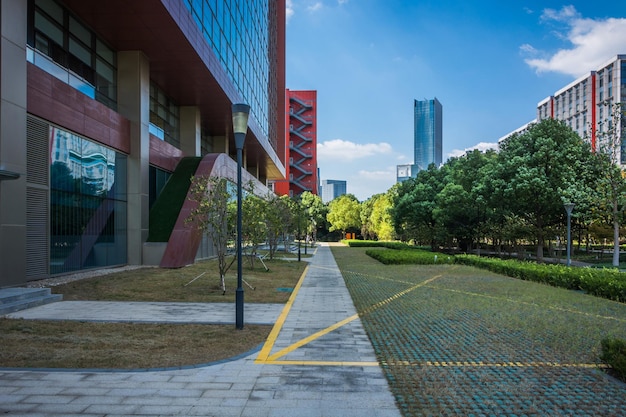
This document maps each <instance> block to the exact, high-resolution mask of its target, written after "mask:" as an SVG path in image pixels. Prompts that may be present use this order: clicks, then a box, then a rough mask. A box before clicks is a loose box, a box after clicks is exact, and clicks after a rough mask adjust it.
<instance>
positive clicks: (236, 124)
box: [232, 103, 250, 330]
mask: <svg viewBox="0 0 626 417" xmlns="http://www.w3.org/2000/svg"><path fill="white" fill-rule="evenodd" d="M232 112H233V132H234V133H235V147H236V148H237V290H236V291H235V327H236V328H237V329H238V330H241V329H243V277H242V266H243V265H242V262H241V216H242V215H241V200H242V196H241V165H242V159H243V144H244V142H245V141H246V133H247V132H248V115H249V114H250V106H248V105H247V104H244V103H236V104H233V108H232Z"/></svg>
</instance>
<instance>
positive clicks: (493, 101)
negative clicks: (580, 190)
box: [286, 0, 626, 201]
mask: <svg viewBox="0 0 626 417" xmlns="http://www.w3.org/2000/svg"><path fill="white" fill-rule="evenodd" d="M617 54H626V1H623V0H618V1H601V2H589V1H569V2H568V1H565V2H557V1H550V0H547V1H535V0H529V1H525V0H482V1H481V0H432V1H431V0H413V1H411V0H287V60H286V61H287V62H286V66H287V88H289V89H291V90H317V97H318V112H317V123H318V132H317V135H318V136H317V140H318V166H319V168H320V171H321V179H335V180H346V181H347V182H348V192H349V193H352V194H354V195H356V196H357V198H359V200H361V201H363V200H365V199H367V198H369V197H370V196H371V195H373V194H377V193H383V192H385V191H387V190H388V189H389V188H390V187H391V186H392V185H393V184H394V183H395V178H396V165H398V164H409V163H413V100H414V99H420V100H421V99H425V98H427V99H430V98H433V97H437V99H438V100H439V101H440V102H441V103H442V105H443V157H444V160H446V159H447V158H449V157H450V156H454V155H459V154H462V153H463V151H464V150H466V149H471V148H474V147H479V148H486V147H489V145H487V144H493V143H495V142H497V140H498V138H500V137H502V136H504V135H506V134H507V133H509V132H511V131H513V130H515V129H517V128H518V127H520V126H522V125H523V124H525V123H527V122H529V121H531V120H533V119H534V118H535V114H536V107H537V103H538V102H539V101H541V100H543V99H544V98H546V97H548V96H549V95H552V94H553V93H554V92H556V91H557V90H559V89H560V88H561V87H564V86H565V85H567V84H569V83H570V82H572V81H574V80H575V79H576V78H578V77H580V76H581V75H584V74H586V73H588V72H589V71H590V70H592V69H596V68H597V66H599V65H601V64H603V63H604V62H606V61H608V60H609V59H611V58H612V57H613V56H615V55H617Z"/></svg>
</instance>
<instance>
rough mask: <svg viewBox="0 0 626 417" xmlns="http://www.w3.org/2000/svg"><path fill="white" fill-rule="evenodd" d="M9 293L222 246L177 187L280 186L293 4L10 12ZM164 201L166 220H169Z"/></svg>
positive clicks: (6, 131)
mask: <svg viewBox="0 0 626 417" xmlns="http://www.w3.org/2000/svg"><path fill="white" fill-rule="evenodd" d="M0 15H1V16H2V22H1V23H0V36H1V40H2V43H1V44H2V47H1V48H0V73H2V77H1V81H0V114H2V120H1V122H2V123H1V124H0V287H3V286H10V285H19V284H22V283H25V282H27V281H32V280H36V279H41V278H47V277H49V276H54V275H58V274H66V273H69V272H73V271H78V270H84V269H90V268H100V267H108V266H116V265H125V264H131V265H141V264H161V265H163V266H182V265H185V264H188V263H190V262H193V261H194V259H195V258H196V256H201V257H202V256H209V255H210V251H211V250H212V247H213V245H212V244H211V243H210V242H207V241H206V238H204V240H203V238H202V237H201V236H200V235H199V234H198V233H197V232H196V231H194V230H193V229H192V228H189V227H187V226H186V225H185V221H184V220H185V219H186V214H185V213H188V212H189V210H190V208H191V206H190V205H191V204H192V203H191V202H190V201H189V200H188V199H187V198H186V195H185V192H183V193H182V194H180V193H177V191H176V189H175V188H176V187H175V186H173V184H179V185H180V184H181V182H182V183H183V184H184V182H185V181H187V182H188V181H189V178H190V177H191V176H193V175H195V176H200V175H202V176H214V177H215V176H217V177H222V178H227V179H229V180H231V181H233V182H235V181H236V170H237V168H236V167H237V163H236V162H235V155H236V150H235V145H234V144H235V141H234V136H233V133H232V119H231V106H232V104H233V103H239V102H244V103H248V104H249V105H250V107H251V110H250V120H249V129H248V133H247V136H246V142H245V146H244V161H243V164H244V168H245V169H244V181H245V182H246V183H248V182H250V181H252V182H253V183H255V187H254V189H255V190H256V191H259V192H260V193H263V192H268V191H269V190H268V188H266V185H267V184H268V183H269V182H270V181H272V180H279V179H283V178H284V176H285V138H284V134H285V119H284V116H285V68H284V66H285V0H277V1H270V0H228V1H226V0H133V1H126V0H107V1H84V0H3V1H2V2H0ZM164 205H165V206H166V208H167V210H163V209H159V207H161V208H162V207H163V206H164Z"/></svg>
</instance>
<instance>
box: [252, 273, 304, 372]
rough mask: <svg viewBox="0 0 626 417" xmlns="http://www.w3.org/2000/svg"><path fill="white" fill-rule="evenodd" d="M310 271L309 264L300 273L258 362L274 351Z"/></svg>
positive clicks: (257, 359)
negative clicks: (277, 339) (279, 335)
mask: <svg viewBox="0 0 626 417" xmlns="http://www.w3.org/2000/svg"><path fill="white" fill-rule="evenodd" d="M308 271H309V265H307V266H306V267H305V268H304V271H302V275H300V279H299V280H298V283H297V284H296V286H295V288H294V289H293V292H292V293H291V296H290V297H289V300H287V303H286V304H285V307H283V311H282V312H281V313H280V316H278V319H277V320H276V323H275V324H274V327H272V331H271V332H270V334H269V335H268V336H267V340H266V341H265V344H264V345H263V347H262V348H261V351H260V352H259V356H257V358H256V360H255V362H256V363H259V362H263V361H265V360H267V357H268V356H269V355H270V352H271V351H272V348H273V347H274V343H276V338H278V334H279V333H280V330H281V329H282V327H283V324H285V320H286V319H287V315H288V314H289V310H291V306H293V302H294V301H295V299H296V295H298V291H300V287H302V282H303V281H304V277H305V276H306V274H307V272H308Z"/></svg>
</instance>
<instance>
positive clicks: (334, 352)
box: [0, 245, 400, 417]
mask: <svg viewBox="0 0 626 417" xmlns="http://www.w3.org/2000/svg"><path fill="white" fill-rule="evenodd" d="M135 304H138V305H136V306H134V307H133V309H136V310H137V311H138V313H137V314H140V313H139V311H140V310H141V308H142V305H143V306H144V307H146V308H149V309H150V313H149V314H150V315H145V313H142V314H144V316H145V317H149V318H150V317H151V318H152V320H153V321H169V320H171V319H172V317H173V316H178V315H180V314H184V311H183V310H179V307H180V306H177V307H176V308H175V309H174V308H171V309H168V308H161V306H159V305H156V304H155V303H145V304H143V303H135ZM55 305H56V307H57V308H58V309H59V311H58V312H57V313H58V314H61V312H62V314H64V316H60V317H67V316H68V315H69V316H70V317H71V316H74V317H78V316H77V314H78V312H77V311H74V312H70V311H68V308H69V307H70V305H69V304H67V302H61V303H55V304H52V305H50V306H47V308H48V310H39V311H41V312H43V311H45V316H44V317H45V318H49V316H50V315H52V314H53V312H52V311H51V310H49V309H54V306H55ZM74 306H75V307H77V308H79V310H83V311H84V310H85V305H80V304H74ZM94 306H95V304H94ZM229 307H232V305H230V306H229ZM249 307H251V308H252V310H246V315H245V319H246V320H248V321H247V322H250V320H253V317H254V316H255V315H256V314H257V313H256V312H255V310H254V308H256V306H253V305H251V306H249ZM159 308H160V310H159ZM114 310H115V309H114V308H113V309H106V308H105V309H102V310H101V311H100V313H99V314H98V315H96V316H95V317H92V318H93V319H96V320H107V319H109V318H112V317H113V314H114ZM33 311H34V309H33ZM33 311H31V312H23V313H22V314H23V315H24V316H26V315H27V314H34V313H33ZM159 311H160V312H159ZM276 313H280V314H278V315H276ZM198 314H199V313H198ZM227 314H230V313H227ZM258 314H261V313H258ZM263 314H267V315H268V317H269V316H271V315H272V314H274V317H275V318H273V317H270V318H264V319H263V320H276V325H275V326H274V329H273V330H272V333H271V334H270V337H269V338H268V341H267V343H266V344H265V346H264V347H263V348H262V349H261V351H260V352H258V353H255V354H253V355H250V356H248V357H245V358H242V359H238V360H235V361H231V362H226V363H221V364H216V365H212V366H205V367H200V368H193V369H180V370H164V371H148V372H98V371H65V372H59V371H50V370H27V371H25V370H6V369H0V414H4V415H10V416H55V415H62V416H79V415H80V416H105V415H106V416H108V417H111V416H173V415H180V416H193V415H202V416H220V417H222V416H261V417H263V416H266V417H274V416H275V417H279V416H288V417H293V416H298V417H308V416H311V417H322V416H324V417H326V416H341V417H349V416H359V417H369V416H372V417H373V416H381V417H398V416H400V413H399V411H398V409H397V407H396V405H395V402H394V398H393V396H392V394H391V393H390V391H389V387H388V385H387V381H386V379H385V377H384V376H383V374H382V371H381V369H380V367H379V366H378V363H377V362H376V358H375V355H374V351H373V349H372V346H371V344H370V342H369V339H368V337H367V335H366V334H365V331H364V330H363V327H362V325H361V322H360V320H359V319H358V316H356V310H355V308H354V305H353V303H352V300H351V298H350V295H349V294H348V291H347V289H346V287H345V284H344V281H343V279H342V277H341V274H340V273H339V270H338V268H337V265H336V263H335V260H334V258H333V256H332V253H331V252H330V248H328V246H325V245H322V246H320V247H319V248H318V250H317V251H316V254H315V256H313V257H312V258H311V263H310V265H309V266H308V268H307V270H306V272H305V277H304V279H303V280H301V282H300V283H299V285H298V287H297V288H296V289H295V290H294V295H293V297H292V298H291V299H290V301H289V302H288V303H287V305H285V306H284V309H283V310H282V312H278V311H277V309H276V308H274V307H271V306H269V308H268V311H266V312H265V313H263ZM186 316H187V317H188V316H189V314H187V315H186ZM29 318H35V317H33V316H31V317H29ZM118 319H119V317H118ZM125 319H128V317H125ZM227 319H228V318H223V319H222V320H227ZM210 322H213V321H210Z"/></svg>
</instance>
